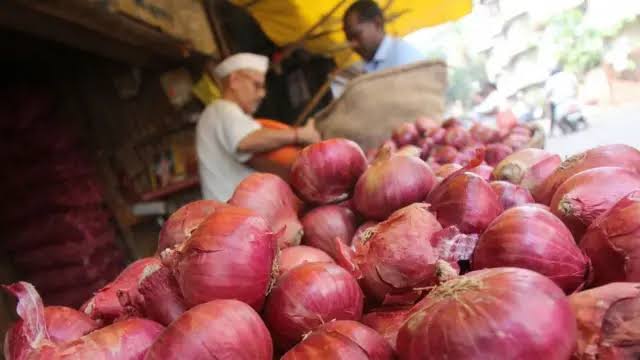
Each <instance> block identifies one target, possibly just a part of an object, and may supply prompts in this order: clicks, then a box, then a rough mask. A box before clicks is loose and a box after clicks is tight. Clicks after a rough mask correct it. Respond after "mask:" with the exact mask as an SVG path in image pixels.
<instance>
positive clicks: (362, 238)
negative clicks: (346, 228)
mask: <svg viewBox="0 0 640 360" xmlns="http://www.w3.org/2000/svg"><path fill="white" fill-rule="evenodd" d="M377 224H378V223H376V222H375V221H367V222H365V223H364V224H362V225H360V226H359V227H358V228H357V229H356V232H355V234H353V237H352V238H351V239H352V240H351V249H353V250H354V251H355V249H356V248H357V247H358V246H360V245H362V244H363V243H364V242H366V241H367V240H369V238H370V237H371V235H373V233H372V232H371V231H370V230H369V229H371V228H373V227H374V226H376V225H377Z"/></svg>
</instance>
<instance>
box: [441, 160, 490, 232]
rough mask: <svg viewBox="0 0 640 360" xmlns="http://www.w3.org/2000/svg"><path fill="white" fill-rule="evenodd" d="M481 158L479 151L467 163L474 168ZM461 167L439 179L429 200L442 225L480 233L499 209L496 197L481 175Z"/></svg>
mask: <svg viewBox="0 0 640 360" xmlns="http://www.w3.org/2000/svg"><path fill="white" fill-rule="evenodd" d="M481 161H482V151H480V152H479V153H478V157H477V158H476V159H475V160H474V161H473V162H472V163H471V164H469V165H468V167H467V168H473V167H474V166H477V165H478V163H479V162H481ZM465 170H466V169H465V168H463V169H460V170H458V172H457V173H454V174H452V175H450V176H449V177H448V178H446V179H445V180H444V181H443V182H441V183H440V184H439V185H438V186H437V187H436V188H435V189H433V191H432V192H431V194H429V198H428V202H429V203H431V211H432V212H434V213H435V214H436V216H437V217H438V221H440V223H441V224H442V226H445V227H447V226H452V225H454V226H456V227H458V229H460V231H462V232H463V233H465V234H479V233H482V231H484V229H485V228H486V227H487V226H488V225H489V223H490V222H491V221H492V220H493V219H494V218H495V217H496V216H498V215H499V214H500V213H501V212H502V205H501V204H500V200H499V199H498V196H497V195H496V193H495V192H494V191H493V189H492V188H491V185H489V183H488V182H486V181H485V180H484V179H482V177H480V176H478V175H476V174H473V173H470V172H466V171H465Z"/></svg>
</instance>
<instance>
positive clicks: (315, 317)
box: [263, 263, 364, 350]
mask: <svg viewBox="0 0 640 360" xmlns="http://www.w3.org/2000/svg"><path fill="white" fill-rule="evenodd" d="M363 298H364V296H363V294H362V290H360V287H359V286H358V282H357V281H356V279H355V278H354V277H353V276H351V274H349V273H348V272H347V271H346V270H344V269H343V268H341V267H340V266H338V265H336V264H331V263H306V264H303V265H300V266H297V267H295V268H293V269H291V270H289V271H288V272H286V273H284V274H283V275H282V276H281V277H280V278H279V279H278V281H277V282H276V284H275V286H274V288H273V289H272V290H271V293H270V294H269V297H268V298H267V302H266V304H265V309H264V313H263V318H264V320H265V323H266V324H267V326H268V327H269V329H270V330H271V335H272V336H273V339H274V341H275V344H276V346H277V347H279V348H280V349H281V350H288V349H289V348H291V347H292V346H294V345H295V344H296V343H297V342H299V341H300V340H301V339H302V336H303V335H304V334H306V333H307V332H309V331H311V330H314V329H316V328H317V327H318V326H320V325H322V324H323V323H326V322H329V321H331V320H359V319H360V317H361V316H362V306H363Z"/></svg>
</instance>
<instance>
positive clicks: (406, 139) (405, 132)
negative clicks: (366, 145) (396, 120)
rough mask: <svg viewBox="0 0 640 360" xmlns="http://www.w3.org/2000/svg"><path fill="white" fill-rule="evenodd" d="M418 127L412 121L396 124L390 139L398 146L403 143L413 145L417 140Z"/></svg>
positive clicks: (403, 144)
mask: <svg viewBox="0 0 640 360" xmlns="http://www.w3.org/2000/svg"><path fill="white" fill-rule="evenodd" d="M419 136H420V135H419V134H418V128H417V127H416V125H415V124H413V123H404V124H401V125H400V126H398V127H397V128H395V129H394V130H393V133H392V134H391V139H393V141H394V142H395V143H396V145H398V147H402V146H405V145H413V144H415V143H416V142H417V141H418V137H419Z"/></svg>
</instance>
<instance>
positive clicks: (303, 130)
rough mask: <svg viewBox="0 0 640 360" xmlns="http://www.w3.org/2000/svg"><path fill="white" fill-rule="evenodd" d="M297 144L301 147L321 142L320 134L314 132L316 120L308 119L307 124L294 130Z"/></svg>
mask: <svg viewBox="0 0 640 360" xmlns="http://www.w3.org/2000/svg"><path fill="white" fill-rule="evenodd" d="M296 132H297V133H296V135H297V138H298V142H299V143H300V144H302V145H307V144H313V143H317V142H318V141H320V140H322V138H321V136H320V133H319V132H318V130H316V120H315V119H314V118H311V119H309V121H308V122H307V124H306V125H305V126H303V127H300V128H297V129H296Z"/></svg>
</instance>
